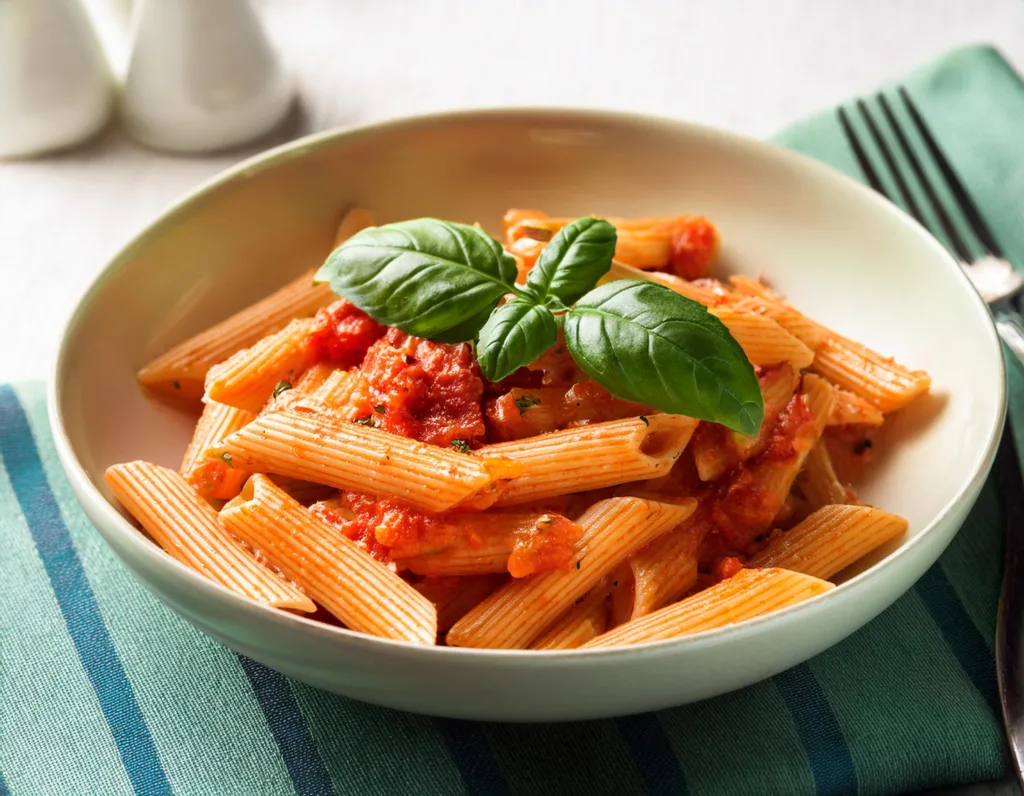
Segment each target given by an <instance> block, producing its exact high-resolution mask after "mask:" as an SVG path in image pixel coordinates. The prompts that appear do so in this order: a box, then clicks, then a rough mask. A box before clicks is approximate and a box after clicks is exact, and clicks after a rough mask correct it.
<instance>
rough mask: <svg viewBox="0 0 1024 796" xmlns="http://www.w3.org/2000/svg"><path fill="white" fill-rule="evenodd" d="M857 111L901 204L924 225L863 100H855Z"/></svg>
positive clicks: (890, 151) (900, 173) (922, 218)
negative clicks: (884, 164) (883, 160)
mask: <svg viewBox="0 0 1024 796" xmlns="http://www.w3.org/2000/svg"><path fill="white" fill-rule="evenodd" d="M857 109H858V110H859V111H860V115H861V117H863V119H864V121H865V122H867V125H868V130H870V131H871V137H872V138H873V139H874V140H875V144H876V145H877V146H878V150H879V151H880V152H881V153H882V157H883V158H885V163H886V165H887V166H888V167H889V171H890V173H891V174H892V176H893V179H894V180H895V181H896V187H897V188H899V191H900V196H902V197H903V204H905V205H906V207H907V210H909V211H910V215H912V216H913V217H914V218H916V219H917V220H918V222H920V223H921V224H925V220H924V216H923V215H922V214H921V209H920V208H919V207H918V206H917V202H916V201H914V196H913V194H911V193H910V189H909V188H908V187H907V182H906V180H904V179H903V173H902V172H901V171H900V169H899V167H898V166H897V165H896V159H895V158H894V157H893V155H892V150H891V149H889V145H888V144H887V143H886V142H885V139H884V138H883V137H882V132H881V130H879V129H878V125H877V124H875V119H874V117H873V116H872V115H871V111H870V110H869V109H868V106H867V103H866V102H864V100H857Z"/></svg>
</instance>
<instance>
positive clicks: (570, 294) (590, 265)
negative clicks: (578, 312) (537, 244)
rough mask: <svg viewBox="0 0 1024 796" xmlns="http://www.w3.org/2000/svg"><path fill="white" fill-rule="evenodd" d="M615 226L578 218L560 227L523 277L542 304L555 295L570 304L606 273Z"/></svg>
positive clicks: (595, 220) (608, 266)
mask: <svg viewBox="0 0 1024 796" xmlns="http://www.w3.org/2000/svg"><path fill="white" fill-rule="evenodd" d="M616 240H617V236H616V234H615V227H613V226H612V225H611V224H609V223H608V222H607V221H601V220H599V219H596V218H590V217H587V218H579V219H576V220H575V221H573V222H572V223H571V224H566V225H565V226H564V227H562V228H561V229H560V230H559V231H558V234H557V235H555V237H553V238H552V239H551V242H550V243H549V244H548V245H547V246H545V247H544V249H543V250H542V251H541V253H540V257H539V258H537V264H536V265H535V266H534V267H533V268H532V269H531V270H530V274H529V276H527V277H526V285H527V287H530V288H533V290H534V292H535V293H536V294H537V295H538V296H539V298H540V301H541V302H542V303H543V302H544V301H546V300H547V298H548V297H549V296H555V297H556V298H558V299H560V300H561V301H562V302H563V303H565V304H566V305H568V304H572V303H573V302H575V301H576V300H577V299H578V298H579V297H580V296H582V295H583V294H584V293H586V292H587V291H588V290H590V289H591V288H592V287H593V286H594V285H596V284H597V281H598V280H599V279H600V278H601V277H602V276H604V275H605V274H606V273H608V269H609V268H611V266H612V257H613V256H614V254H615V242H616Z"/></svg>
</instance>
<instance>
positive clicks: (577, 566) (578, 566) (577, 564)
mask: <svg viewBox="0 0 1024 796" xmlns="http://www.w3.org/2000/svg"><path fill="white" fill-rule="evenodd" d="M582 560H583V559H582V558H581V559H580V561H582ZM580 561H577V562H576V569H577V570H578V569H579V568H580Z"/></svg>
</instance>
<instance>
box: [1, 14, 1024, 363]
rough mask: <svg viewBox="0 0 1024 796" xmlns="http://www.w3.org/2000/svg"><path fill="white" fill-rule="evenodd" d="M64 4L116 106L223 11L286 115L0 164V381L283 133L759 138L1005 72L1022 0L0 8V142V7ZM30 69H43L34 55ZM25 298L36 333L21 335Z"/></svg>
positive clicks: (158, 88) (11, 80)
mask: <svg viewBox="0 0 1024 796" xmlns="http://www.w3.org/2000/svg"><path fill="white" fill-rule="evenodd" d="M65 2H66V3H71V4H80V7H84V8H85V9H86V10H87V12H88V15H89V18H90V20H91V25H92V26H93V28H92V29H93V30H95V32H96V38H97V39H98V41H99V42H101V43H102V49H103V52H104V57H105V59H106V61H107V62H108V63H109V68H110V71H111V73H112V86H116V85H117V84H118V82H119V81H123V80H124V79H125V76H126V72H130V70H129V69H128V65H129V63H132V64H137V63H142V64H144V65H145V70H143V69H141V67H140V69H139V71H140V72H142V71H145V72H146V73H145V74H144V75H142V76H140V77H138V79H137V81H136V91H135V93H134V94H132V95H131V96H132V97H133V101H134V102H135V103H136V104H137V105H139V106H140V107H141V108H144V109H149V110H154V109H155V112H165V113H169V114H172V115H173V113H174V111H175V107H174V102H173V100H174V96H173V91H172V90H170V89H168V88H167V86H165V85H163V84H162V83H161V81H163V80H164V79H165V78H166V79H168V80H171V79H172V78H174V76H175V75H177V74H178V73H179V72H181V61H180V60H179V61H176V60H175V59H176V58H180V57H184V56H181V55H180V54H181V53H182V52H187V47H188V40H189V37H193V39H194V40H197V39H196V37H203V36H205V37H206V41H207V43H209V42H210V41H214V42H215V41H216V40H217V37H218V36H219V35H222V34H224V32H225V31H228V32H230V31H234V32H235V33H237V32H238V31H239V30H240V28H239V25H238V23H237V22H235V21H233V19H234V18H233V17H232V14H233V13H235V12H237V11H238V8H237V7H238V6H239V5H247V6H248V7H250V8H251V9H252V11H254V12H255V14H256V18H257V19H258V20H259V22H260V23H261V25H262V30H263V31H264V32H265V37H266V39H267V41H268V42H269V46H270V48H271V50H272V53H273V56H274V57H275V58H276V59H277V63H278V64H279V68H280V73H281V75H283V76H284V79H285V80H286V81H287V89H288V91H289V92H290V91H291V90H292V89H294V98H295V104H294V105H293V106H291V110H290V111H289V112H288V116H287V118H286V120H285V121H284V122H283V123H282V124H280V125H276V124H275V125H273V126H274V128H275V129H274V130H272V131H271V132H270V133H267V134H264V133H262V132H259V131H257V132H259V135H257V136H256V138H255V140H251V141H247V142H246V143H243V144H240V145H235V146H232V147H230V148H229V149H228V150H227V151H223V149H222V148H221V147H217V146H214V147H213V148H214V149H220V151H216V152H213V153H211V152H209V151H203V148H202V147H201V146H198V147H193V149H198V150H199V151H193V152H191V153H188V154H181V153H171V152H168V151H166V147H164V148H162V149H160V148H153V146H152V144H151V143H150V144H149V145H147V144H144V143H140V141H139V140H138V139H139V135H134V136H133V135H130V134H129V133H128V132H127V131H126V129H125V125H124V124H123V123H122V122H121V121H119V119H118V115H119V113H118V108H117V106H116V105H114V106H113V107H112V111H111V117H110V121H109V122H105V123H104V124H103V125H102V129H101V130H100V132H99V133H98V134H95V135H92V136H90V137H88V138H87V140H84V141H82V142H80V143H75V144H74V145H72V146H69V147H67V148H65V149H63V150H62V151H59V152H57V153H53V152H49V153H44V154H41V155H39V156H38V157H27V158H26V157H8V158H7V159H6V160H4V159H0V243H2V248H0V274H2V277H3V279H2V284H3V287H2V288H0V335H2V339H4V340H12V339H16V338H17V337H19V336H21V337H24V335H25V329H26V328H34V332H33V335H34V337H33V340H32V342H31V345H24V346H19V345H4V346H3V347H2V348H0V372H2V373H3V377H4V380H18V379H26V378H40V377H43V376H45V375H46V368H47V366H48V361H47V358H46V353H45V352H52V351H53V350H54V348H55V346H56V342H57V339H58V335H59V327H60V323H61V322H62V320H63V318H64V317H66V315H67V314H68V313H69V312H70V310H71V308H72V306H73V305H74V303H75V301H76V300H77V298H78V296H79V295H80V294H81V292H82V290H83V289H84V288H85V286H86V285H87V284H88V283H89V282H90V281H91V280H92V278H93V277H94V275H95V274H96V272H98V271H99V270H100V269H101V268H102V266H103V265H104V264H105V262H107V261H108V260H109V258H110V257H111V256H112V255H113V254H114V253H115V252H116V251H117V250H118V249H119V248H120V247H121V246H122V245H123V244H124V243H125V242H126V241H128V240H129V239H130V238H131V237H132V236H133V235H134V234H136V233H137V232H138V231H140V229H142V228H143V227H144V226H145V225H146V224H147V223H149V222H150V221H151V220H153V218H154V217H155V216H156V215H157V214H158V213H159V212H160V211H161V210H162V209H163V208H165V207H166V206H167V205H168V204H169V203H171V202H172V201H174V200H175V199H177V198H178V197H180V196H181V195H182V194H183V193H184V192H186V191H188V190H190V189H192V188H194V187H196V186H197V185H198V184H200V183H201V182H203V181H204V180H206V179H208V178H209V177H211V176H213V175H214V174H216V173H217V172H219V171H220V170H222V169H223V168H225V167H226V166H228V165H230V164H232V163H235V162H238V161H239V160H240V159H242V158H244V157H247V156H248V155H251V154H253V153H254V152H257V151H259V150H260V149H263V148H266V147H267V146H269V145H272V144H275V143H280V142H281V141H284V140H287V139H290V138H293V137H296V136H299V135H303V134H306V133H309V132H314V131H318V130H324V129H328V128H331V127H337V126H348V125H356V124H364V123H367V122H372V121H375V120H380V119H385V118H388V117H394V116H399V115H405V114H416V113H423V112H428V111H435V110H442V109H451V108H466V107H476V106H498V105H542V106H578V107H582V106H589V107H598V108H612V109H623V110H631V111H639V112H644V113H652V114H661V115H666V116H671V117H677V118H682V119H687V120H692V121H696V122H700V123H704V124H709V125H714V126H718V127H724V128H728V129H731V130H735V131H738V132H741V133H744V134H748V135H752V136H758V137H765V136H768V135H771V134H772V133H773V132H775V131H777V130H779V129H780V128H782V127H783V126H785V125H787V124H788V123H790V122H792V121H795V120H797V119H799V118H801V117H803V116H806V115H807V114H809V113H812V112H814V111H815V110H818V109H822V108H829V107H833V106H834V105H835V104H836V103H837V102H838V101H840V100H842V99H844V98H847V97H849V96H851V95H854V94H857V93H858V92H862V91H867V90H870V89H873V88H874V87H876V86H877V85H878V84H880V83H882V82H885V81H886V80H888V79H893V78H896V77H898V76H900V75H901V74H902V73H904V72H906V71H907V70H908V69H910V68H912V67H914V66H916V65H918V64H921V63H923V62H925V61H927V60H928V59H930V58H932V57H934V56H937V55H939V54H941V53H942V52H944V51H947V50H949V49H951V48H953V47H956V46H960V45H965V44H970V43H989V44H994V45H995V46H997V47H998V48H999V49H1000V50H1002V52H1003V53H1004V54H1005V55H1006V56H1007V57H1008V59H1009V60H1010V61H1011V62H1012V63H1014V64H1015V65H1016V66H1017V67H1018V68H1021V66H1022V64H1024V3H1022V2H1021V0H983V2H968V1H967V0H860V2H856V3H851V2H849V0H724V1H723V0H686V2H671V0H641V1H638V2H630V3H624V2H621V1H620V2H607V1H603V0H600V1H599V0H593V1H592V2H582V1H580V2H567V3H549V2H542V0H519V2H516V3H512V4H510V3H496V2H487V1H486V0H485V1H484V2H480V0H431V1H430V2H417V3H413V2H406V1H405V0H375V2H372V3H371V2H357V0H251V3H250V2H248V0H199V3H200V4H201V5H197V4H196V1H195V0H134V2H133V0H0V143H2V138H3V129H4V125H6V124H8V120H5V119H3V118H2V117H3V114H4V113H5V110H4V109H5V108H7V110H6V113H8V114H10V113H11V110H10V108H11V105H10V103H8V104H7V105H5V104H4V96H5V95H4V93H3V92H4V91H6V92H7V95H6V96H8V98H9V97H11V96H21V97H24V96H26V95H27V96H31V90H30V89H27V88H25V87H24V86H22V87H21V88H20V89H19V87H18V85H16V81H17V80H23V81H24V80H26V79H27V78H26V76H25V74H23V73H21V72H17V70H15V69H14V68H13V66H12V65H11V64H10V59H8V63H7V64H6V65H5V62H4V55H3V54H4V52H7V53H8V55H9V56H10V54H11V53H12V52H13V51H14V49H13V47H12V41H13V39H12V38H11V37H12V36H16V35H17V28H16V26H15V23H14V22H12V19H14V15H12V14H11V9H15V8H16V7H17V6H18V4H19V3H20V4H22V5H23V6H24V4H25V3H32V4H36V5H35V6H33V7H34V8H36V9H39V8H41V7H43V6H45V5H46V4H50V3H65ZM133 6H134V12H135V14H136V15H137V16H146V15H148V18H149V20H150V23H149V31H150V36H149V38H148V39H147V40H145V41H143V40H141V39H140V40H139V41H136V43H135V44H134V45H133V32H132V29H133V25H132V22H131V20H132V14H133ZM189 9H191V13H192V14H193V18H192V20H191V23H189V24H184V23H182V18H183V17H182V15H183V14H188V13H190V12H189ZM218 9H219V10H218ZM143 12H145V13H143ZM5 13H6V14H7V18H6V20H5V18H4V14H5ZM5 25H6V27H5ZM136 27H137V25H136ZM5 36H7V37H8V38H6V39H5V38H4V37H5ZM229 38H230V36H229ZM147 41H148V44H146V42H147ZM5 42H6V43H5ZM143 44H146V46H142V45H143ZM133 46H134V47H135V50H136V52H135V55H134V56H131V57H130V53H132V50H133ZM161 48H162V49H161ZM214 48H215V55H216V45H215V46H214ZM175 52H177V53H178V55H177V56H176V55H175ZM220 54H221V61H224V62H227V63H220V64H219V67H220V68H229V67H230V69H229V71H231V70H233V71H231V75H230V76H231V77H232V79H234V80H235V81H236V82H237V81H238V80H243V81H244V79H245V76H244V74H243V73H244V70H245V66H246V63H247V61H246V59H245V58H244V57H240V56H239V55H238V52H235V51H232V50H231V49H230V48H225V49H223V50H221V51H220ZM39 57H40V58H41V59H42V60H39V61H37V62H36V63H37V64H38V65H39V66H38V68H39V69H42V68H43V67H44V65H45V64H46V63H47V61H46V59H47V57H48V56H45V55H44V56H39ZM215 60H216V59H215ZM175 64H177V67H176V66H175ZM263 66H264V68H265V67H266V64H264V65H263ZM133 68H135V67H134V66H133ZM208 73H209V70H206V71H204V69H199V70H195V69H193V71H192V73H191V76H190V77H188V79H189V80H191V81H192V83H193V84H195V83H196V82H197V81H198V82H199V83H203V82H204V80H205V81H206V83H207V85H203V86H201V87H200V88H202V89H203V90H204V91H206V92H207V94H208V95H209V96H212V97H214V99H215V100H216V101H217V102H223V103H227V104H230V102H231V100H232V97H231V95H230V91H228V93H226V94H223V95H216V93H215V91H214V90H215V88H216V87H215V86H212V85H210V84H211V83H213V82H216V81H213V80H212V79H209V78H208ZM168 76H170V77H168ZM263 76H264V77H266V74H264V75H263ZM29 77H31V75H29ZM195 88H196V86H195V85H193V86H192V89H195ZM113 90H114V91H116V89H113ZM19 91H20V94H19ZM112 96H113V97H115V98H116V97H117V95H116V94H112ZM127 96H128V95H126V97H127ZM289 96H290V95H289ZM114 102H117V100H116V99H115V100H114ZM120 115H121V116H122V117H123V116H124V109H123V108H122V109H121V113H120ZM271 115H272V114H271ZM265 118H269V117H265ZM158 126H160V127H162V128H167V127H168V125H166V124H163V123H161V124H160V125H158ZM256 126H257V127H258V126H259V125H258V124H257V125H256ZM1022 200H1024V196H1022ZM41 295H46V296H47V297H48V302H49V303H48V306H47V310H46V313H45V314H46V316H47V317H48V318H50V319H52V321H48V322H39V321H35V320H33V321H32V322H31V324H29V321H28V320H27V318H26V313H27V312H30V311H32V310H30V309H28V308H31V307H34V306H35V307H37V306H38V297H39V296H41Z"/></svg>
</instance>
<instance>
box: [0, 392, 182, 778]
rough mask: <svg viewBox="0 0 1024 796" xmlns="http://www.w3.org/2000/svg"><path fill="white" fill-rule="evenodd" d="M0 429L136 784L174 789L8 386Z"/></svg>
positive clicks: (11, 471)
mask: <svg viewBox="0 0 1024 796" xmlns="http://www.w3.org/2000/svg"><path fill="white" fill-rule="evenodd" d="M0 428H3V429H4V433H3V434H0V459H3V462H4V465H5V467H6V469H7V474H8V477H9V478H10V480H11V486H12V488H13V489H14V495H15V497H16V498H17V500H18V504H19V506H21V512H22V514H24V515H25V520H26V521H27V522H28V526H29V530H30V531H31V533H32V539H33V541H34V542H35V545H36V549H37V550H38V552H39V557H40V559H41V560H42V562H43V567H44V568H45V569H46V575H47V577H48V578H49V579H50V585H51V587H52V588H53V593H54V595H55V596H56V598H57V604H58V605H59V606H60V610H61V614H62V615H63V617H64V622H65V624H66V625H67V628H68V632H69V633H70V635H71V640H72V641H73V642H74V645H75V650H76V651H77V652H78V658H79V660H80V661H81V662H82V667H83V668H84V669H85V673H86V674H87V675H88V677H89V681H90V682H91V683H92V687H93V689H94V690H95V691H96V697H97V699H98V701H99V705H100V709H101V710H102V711H103V715H104V716H105V717H106V720H107V724H108V725H110V732H111V734H112V735H113V737H114V743H116V744H117V751H118V754H120V756H121V762H122V763H123V764H124V768H125V771H126V772H127V774H128V778H129V779H130V780H131V783H132V787H133V788H134V789H135V792H136V793H139V794H164V793H171V785H170V783H169V782H168V781H167V775H166V773H165V772H164V768H163V765H162V764H161V762H160V756H159V754H157V751H156V746H155V745H154V743H153V737H152V735H150V732H149V727H148V726H147V725H146V720H145V718H144V717H143V715H142V711H141V710H140V709H139V703H138V702H137V701H136V699H135V692H134V691H133V690H132V686H131V683H130V682H129V681H128V676H127V674H126V673H125V670H124V666H123V665H122V663H121V658H120V656H119V655H118V653H117V648H116V647H115V646H114V641H113V639H111V637H110V633H109V632H108V630H107V626H106V624H105V623H104V621H103V616H102V614H100V609H99V606H98V605H97V604H96V597H95V595H94V594H93V591H92V586H91V585H90V584H89V579H88V578H87V577H86V575H85V570H84V569H83V568H82V562H81V560H80V559H79V558H78V553H77V552H76V551H75V547H74V544H73V543H72V541H71V535H70V534H69V533H68V529H67V527H66V526H65V525H64V520H63V518H62V517H61V514H60V508H59V507H58V506H57V501H56V499H55V498H54V496H53V492H52V491H51V490H50V484H49V482H48V481H47V480H46V472H45V471H44V470H43V463H42V461H41V460H40V458H39V451H38V450H37V449H36V443H35V439H34V438H33V436H32V430H31V428H30V427H29V423H28V418H27V417H26V416H25V410H24V409H23V408H22V406H21V404H20V403H19V401H18V398H17V395H15V393H14V390H13V389H11V387H10V386H8V385H3V386H0Z"/></svg>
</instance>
